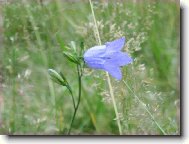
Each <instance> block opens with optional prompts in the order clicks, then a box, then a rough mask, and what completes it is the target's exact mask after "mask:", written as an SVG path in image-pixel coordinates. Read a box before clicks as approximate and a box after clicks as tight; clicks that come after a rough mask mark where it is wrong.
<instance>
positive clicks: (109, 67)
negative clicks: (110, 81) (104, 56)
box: [104, 61, 122, 80]
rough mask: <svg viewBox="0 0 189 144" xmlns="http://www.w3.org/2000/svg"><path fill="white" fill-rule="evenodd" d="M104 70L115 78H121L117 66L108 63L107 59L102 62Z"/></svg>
mask: <svg viewBox="0 0 189 144" xmlns="http://www.w3.org/2000/svg"><path fill="white" fill-rule="evenodd" d="M104 70H105V71H107V72H108V73H109V74H110V75H111V76H112V77H114V78H116V79H117V80H121V79H122V74H121V70H120V68H119V66H117V65H114V64H112V63H109V62H108V61H107V62H105V64H104Z"/></svg>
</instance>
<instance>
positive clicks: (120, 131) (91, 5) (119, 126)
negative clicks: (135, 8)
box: [89, 0, 122, 135]
mask: <svg viewBox="0 0 189 144" xmlns="http://www.w3.org/2000/svg"><path fill="white" fill-rule="evenodd" d="M89 3H90V7H91V12H92V15H93V20H94V24H95V31H96V35H97V40H98V44H99V45H102V44H101V39H100V34H99V31H98V26H97V22H96V18H95V14H94V9H93V4H92V2H91V0H89ZM96 35H95V36H96ZM106 77H107V81H108V86H109V91H110V95H111V99H112V103H113V107H114V111H115V114H116V121H117V125H118V128H119V134H120V135H122V127H121V122H120V118H119V113H118V109H117V105H116V101H115V96H114V92H113V88H112V84H111V80H110V76H109V74H108V72H106Z"/></svg>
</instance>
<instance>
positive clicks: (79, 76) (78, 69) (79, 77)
mask: <svg viewBox="0 0 189 144" xmlns="http://www.w3.org/2000/svg"><path fill="white" fill-rule="evenodd" d="M77 74H78V84H79V90H78V101H77V104H76V106H75V108H74V114H73V117H72V120H71V124H70V128H69V130H68V135H70V132H71V129H72V125H73V122H74V120H75V116H76V113H77V110H78V108H79V104H80V101H81V77H82V73H81V67H80V65H77Z"/></svg>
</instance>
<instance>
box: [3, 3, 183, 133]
mask: <svg viewBox="0 0 189 144" xmlns="http://www.w3.org/2000/svg"><path fill="white" fill-rule="evenodd" d="M94 11H95V16H96V19H97V24H98V29H99V32H100V36H101V39H102V43H104V42H106V41H111V40H113V39H116V38H119V37H121V36H125V37H126V39H127V43H126V45H125V47H124V49H123V51H127V52H128V53H129V54H130V55H131V56H132V57H133V58H134V59H135V60H134V62H133V64H131V65H129V66H127V67H123V69H122V72H123V76H124V80H125V81H126V82H127V84H128V85H129V86H130V88H131V89H132V91H133V92H134V93H135V94H136V95H137V96H138V97H139V98H140V100H141V101H142V102H144V103H145V104H146V107H147V108H148V109H149V111H150V112H151V113H152V114H153V116H154V119H155V120H156V121H157V122H158V123H159V125H160V126H161V127H162V128H163V129H164V131H165V132H166V133H167V134H170V135H178V134H179V133H180V126H179V122H180V118H179V110H180V109H179V103H180V100H179V91H180V89H179V78H178V69H179V25H180V24H179V15H180V14H179V5H177V4H176V3H174V2H167V3H161V2H156V3H153V2H149V1H143V2H139V3H134V2H132V1H124V2H123V3H119V2H118V3H115V2H109V3H100V2H95V3H94ZM3 17H4V26H3V35H4V41H3V42H4V45H3V47H1V48H0V57H1V60H2V61H1V64H2V70H3V79H4V83H3V84H4V87H3V96H4V110H3V115H2V118H3V122H2V125H0V133H2V134H66V133H65V131H67V129H68V128H69V125H70V121H71V117H72V113H73V106H72V102H71V97H69V96H68V95H69V91H67V90H66V88H65V87H60V86H57V84H54V83H53V82H52V81H51V79H50V77H49V75H48V72H47V69H49V68H53V69H56V70H57V71H62V72H63V73H64V74H65V75H66V78H67V79H66V80H67V82H68V83H70V84H71V87H72V88H74V89H72V90H73V95H77V91H78V82H77V74H76V73H75V69H76V67H75V65H74V63H77V62H78V61H79V60H81V59H82V57H81V54H82V53H83V51H84V50H86V49H87V48H90V47H92V46H95V45H97V42H96V39H95V35H94V31H93V27H94V25H93V20H92V15H91V11H90V6H89V3H77V2H76V3H70V2H59V1H54V2H50V3H47V4H43V5H40V4H38V3H30V4H24V3H21V2H19V3H18V2H17V3H16V2H15V3H14V2H13V3H10V4H7V5H5V6H4V7H3ZM74 52H75V53H74ZM64 55H66V56H67V58H68V59H69V60H71V61H72V62H74V63H70V62H69V61H68V59H67V58H66V57H65V56H64ZM51 72H53V71H52V70H51ZM51 74H52V75H53V76H54V75H56V72H53V73H51ZM57 74H58V75H57V76H56V78H55V79H56V81H57V77H59V76H60V77H59V78H58V82H65V81H64V80H63V78H62V76H61V75H60V74H59V73H57ZM112 82H113V86H114V91H115V96H116V101H117V103H118V106H119V109H118V111H119V113H120V119H121V124H122V126H123V128H124V129H123V131H124V134H130V135H132V134H139V135H143V134H162V133H161V131H160V130H159V129H158V127H157V126H156V124H155V123H154V121H153V120H152V119H151V118H150V117H149V115H148V113H147V112H146V111H145V109H144V107H143V106H142V105H140V103H139V102H138V101H137V99H136V98H135V97H134V96H133V93H132V92H130V91H129V89H128V88H127V87H126V85H125V84H124V83H123V82H122V81H121V82H117V81H115V80H113V79H112ZM114 119H115V114H114V110H113V106H112V102H111V99H110V97H109V92H108V88H107V82H106V80H105V76H104V72H102V71H93V70H91V69H85V70H84V76H83V77H82V96H81V105H80V107H79V110H78V114H77V117H76V119H75V121H74V123H73V128H72V133H73V134H119V132H118V128H117V125H116V122H115V120H114Z"/></svg>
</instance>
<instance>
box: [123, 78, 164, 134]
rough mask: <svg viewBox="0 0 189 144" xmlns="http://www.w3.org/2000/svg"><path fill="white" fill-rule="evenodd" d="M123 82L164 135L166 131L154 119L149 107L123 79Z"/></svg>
mask: <svg viewBox="0 0 189 144" xmlns="http://www.w3.org/2000/svg"><path fill="white" fill-rule="evenodd" d="M123 82H124V84H125V85H126V86H127V88H128V89H129V90H130V91H131V92H132V93H133V95H134V96H135V97H136V99H137V100H138V101H139V102H140V104H141V105H142V106H143V107H144V109H145V110H146V111H147V113H148V114H149V116H150V117H151V119H152V120H153V121H154V123H155V124H156V126H157V127H158V128H159V129H160V131H161V132H162V133H163V134H164V135H166V132H165V131H164V130H163V128H162V127H161V126H160V125H159V124H158V122H157V121H156V120H155V118H154V116H153V115H152V113H151V112H150V111H149V109H148V108H147V107H146V104H145V103H144V102H142V101H141V100H140V99H139V97H138V96H137V95H136V94H135V93H134V92H133V90H132V89H131V88H130V87H129V85H128V84H127V83H126V81H124V80H123Z"/></svg>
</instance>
